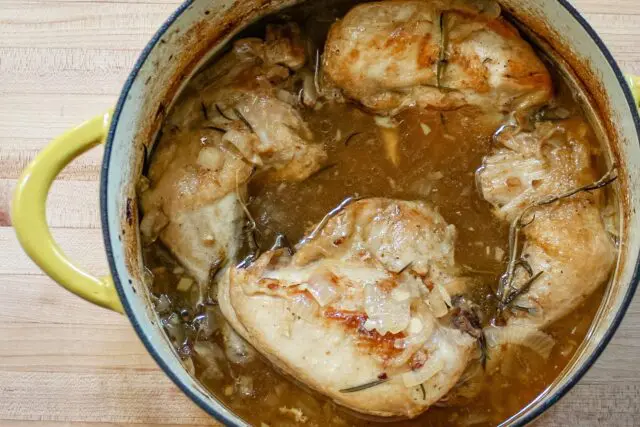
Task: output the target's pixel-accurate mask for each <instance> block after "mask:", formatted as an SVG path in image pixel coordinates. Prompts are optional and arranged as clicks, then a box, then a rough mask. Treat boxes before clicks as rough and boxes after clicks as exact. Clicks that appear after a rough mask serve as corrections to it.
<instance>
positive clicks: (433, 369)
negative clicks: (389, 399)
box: [402, 359, 444, 387]
mask: <svg viewBox="0 0 640 427" xmlns="http://www.w3.org/2000/svg"><path fill="white" fill-rule="evenodd" d="M429 362H430V361H429V360H427V363H425V364H424V366H423V367H422V368H420V369H418V370H417V371H409V372H405V373H404V374H402V381H403V382H404V385H405V387H415V386H417V385H420V384H424V383H425V382H427V381H429V380H430V379H431V378H433V376H434V375H436V374H437V373H438V372H440V371H442V369H443V368H444V361H443V360H442V359H437V360H434V361H432V362H431V363H429Z"/></svg>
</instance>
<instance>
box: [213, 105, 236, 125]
mask: <svg viewBox="0 0 640 427" xmlns="http://www.w3.org/2000/svg"><path fill="white" fill-rule="evenodd" d="M216 110H217V111H218V114H220V115H221V116H222V117H224V118H225V119H227V120H229V121H230V122H232V121H233V119H232V118H231V117H229V116H227V115H226V114H225V113H224V111H222V108H220V106H219V105H218V104H216Z"/></svg>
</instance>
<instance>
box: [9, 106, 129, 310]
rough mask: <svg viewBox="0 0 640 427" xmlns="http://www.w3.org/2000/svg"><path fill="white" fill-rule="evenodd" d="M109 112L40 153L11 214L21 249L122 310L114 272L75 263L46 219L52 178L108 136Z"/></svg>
mask: <svg viewBox="0 0 640 427" xmlns="http://www.w3.org/2000/svg"><path fill="white" fill-rule="evenodd" d="M111 114H112V111H111V110H109V111H108V112H106V113H105V114H102V115H99V116H96V117H94V118H93V119H91V120H88V121H86V122H85V123H83V124H81V125H80V126H78V127H76V128H74V129H71V130H69V131H68V132H66V133H64V134H63V135H61V136H59V137H58V138H56V139H54V140H53V141H52V142H51V143H50V144H49V145H47V147H45V149H44V150H42V151H41V152H40V153H39V154H38V155H37V156H36V158H35V159H34V160H33V162H31V164H30V165H29V166H28V167H27V168H26V169H25V171H24V172H23V173H22V176H21V177H20V179H19V180H18V185H17V187H16V191H15V193H14V197H13V204H12V209H11V218H12V222H13V226H14V228H15V230H16V234H17V236H18V241H19V242H20V244H21V245H22V247H23V249H24V250H25V252H26V253H27V255H29V257H30V258H31V259H32V260H33V261H34V262H35V263H36V264H37V265H38V266H39V267H40V268H41V269H42V270H43V271H44V272H45V273H46V274H47V275H49V277H51V278H52V279H53V280H55V281H56V282H58V283H59V284H60V285H62V286H63V287H65V288H66V289H68V290H69V291H71V292H73V293H74V294H76V295H78V296H79V297H81V298H84V299H86V300H87V301H90V302H92V303H94V304H97V305H99V306H101V307H105V308H108V309H111V310H113V311H117V312H119V313H122V312H123V310H122V304H121V303H120V298H119V297H118V293H117V292H116V288H115V285H114V283H113V280H112V279H111V277H109V276H107V277H101V278H98V277H95V276H92V275H91V274H89V273H86V272H85V271H83V270H81V269H80V268H78V267H76V265H75V264H73V263H72V262H71V261H70V260H69V259H68V258H67V257H66V256H65V254H64V253H63V252H62V250H61V249H60V247H59V246H58V245H57V244H56V242H55V241H54V240H53V237H52V236H51V232H50V231H49V226H48V225H47V219H46V201H47V196H48V194H49V189H50V188H51V184H52V183H53V180H54V179H55V178H56V177H57V176H58V174H59V173H60V171H61V170H62V169H63V168H64V167H65V166H66V165H67V164H69V163H70V162H71V161H72V160H74V159H75V158H76V157H78V156H79V155H81V154H82V153H84V152H85V151H87V150H89V149H90V148H92V147H95V146H96V145H98V144H101V143H102V142H103V141H104V137H105V135H106V134H107V131H108V129H109V123H110V121H111Z"/></svg>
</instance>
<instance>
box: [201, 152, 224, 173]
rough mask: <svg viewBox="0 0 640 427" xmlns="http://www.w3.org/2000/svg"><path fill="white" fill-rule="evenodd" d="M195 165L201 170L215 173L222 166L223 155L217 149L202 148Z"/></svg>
mask: <svg viewBox="0 0 640 427" xmlns="http://www.w3.org/2000/svg"><path fill="white" fill-rule="evenodd" d="M196 163H197V164H198V165H199V166H202V167H203V168H206V169H209V170H212V171H215V170H218V169H220V167H222V165H223V164H224V154H223V153H222V152H221V151H220V150H219V149H218V148H217V147H202V149H201V150H200V152H199V153H198V159H197V160H196Z"/></svg>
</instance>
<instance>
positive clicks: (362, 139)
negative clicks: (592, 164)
mask: <svg viewBox="0 0 640 427" xmlns="http://www.w3.org/2000/svg"><path fill="white" fill-rule="evenodd" d="M339 9H340V10H342V9H344V8H339ZM307 16H310V12H309V11H308V10H307V9H292V10H291V11H287V12H286V17H287V18H288V19H296V20H299V23H300V25H301V27H302V28H303V29H304V30H306V31H308V32H309V31H311V32H312V34H311V36H312V38H313V39H314V40H316V39H317V40H319V41H320V42H319V43H321V40H323V37H324V31H326V28H327V25H328V24H327V23H323V22H315V23H313V22H312V23H310V22H309V21H308V20H307V19H306V17H307ZM271 19H272V18H271ZM261 25H263V23H259V24H256V25H255V26H254V27H255V28H260V26H261ZM316 27H317V28H316ZM250 31H251V30H250ZM258 32H259V31H258ZM555 85H556V92H557V99H556V102H557V105H559V106H562V107H564V108H566V109H567V110H568V111H570V112H571V113H572V118H570V119H569V120H567V121H566V124H567V126H568V127H572V126H575V127H577V126H584V125H585V123H588V121H587V120H586V118H585V117H584V116H583V114H582V112H581V109H580V107H579V105H578V104H577V102H576V101H575V100H574V99H573V98H572V96H571V93H572V91H571V90H570V88H568V87H567V85H566V83H565V82H564V81H563V80H562V79H561V78H559V77H558V76H555ZM179 102H197V101H194V100H192V99H190V98H188V97H187V98H185V97H183V99H181V100H179ZM303 116H304V119H305V120H306V121H307V123H308V124H309V125H310V128H311V129H312V131H313V133H314V135H315V137H316V140H317V141H319V140H321V141H322V142H323V143H324V146H325V149H326V150H327V152H328V154H329V161H328V163H327V164H328V165H329V166H330V167H328V168H325V169H324V170H322V171H320V172H318V173H316V174H315V175H314V176H312V177H311V178H309V179H307V180H305V181H303V182H299V183H293V182H284V183H282V182H280V183H278V182H271V183H263V182H261V181H260V180H259V179H258V180H255V181H253V182H252V183H251V185H250V189H249V194H250V196H251V198H250V203H249V209H250V211H251V213H252V215H253V216H254V218H255V219H256V221H257V223H258V226H259V227H260V229H262V230H263V231H264V233H265V239H266V240H267V241H268V240H269V239H273V237H274V236H273V232H278V233H284V234H285V235H286V236H287V237H288V238H289V240H290V241H292V242H296V241H298V240H299V239H300V238H302V237H303V234H304V232H305V231H306V230H307V229H308V228H309V227H310V226H311V225H312V224H315V223H317V222H318V221H319V220H320V219H321V218H322V217H323V216H324V215H325V214H326V213H327V212H328V211H330V210H331V209H332V208H334V207H335V206H336V205H338V204H339V203H340V202H341V201H342V200H344V199H345V198H346V197H349V196H354V195H357V196H367V197H371V196H383V197H389V198H397V199H404V200H425V201H428V202H429V203H431V204H433V205H434V206H436V207H437V208H438V210H439V211H440V212H441V214H442V215H443V217H444V218H445V220H446V221H447V222H448V223H450V224H453V225H455V226H456V228H457V232H458V235H457V240H456V261H457V263H458V264H459V265H462V266H464V267H465V268H467V269H468V272H469V275H470V276H473V277H476V278H477V279H478V280H479V282H481V283H482V284H484V287H483V286H480V287H479V288H478V289H477V292H476V294H475V295H474V297H475V302H477V303H479V304H480V305H482V306H483V307H485V309H486V310H489V309H490V304H489V303H487V295H488V293H489V289H490V288H491V287H495V284H496V283H497V280H498V277H499V276H500V274H501V273H502V272H503V271H504V269H505V262H506V260H505V257H506V255H505V254H506V253H507V249H508V248H507V237H508V225H507V224H506V223H504V222H500V221H498V220H497V219H496V218H495V217H494V215H493V214H492V212H491V209H490V205H489V204H488V203H487V202H485V201H484V200H483V199H482V198H481V196H480V194H479V193H478V191H477V190H476V186H475V172H476V170H477V169H478V167H479V166H480V165H481V163H482V159H483V156H485V155H487V154H488V152H489V151H490V149H491V144H492V135H493V133H494V132H495V130H496V128H497V125H496V121H495V120H491V119H488V118H487V117H486V116H484V115H482V114H480V113H479V112H478V111H476V110H474V109H473V108H464V109H461V110H458V111H451V112H435V111H419V110H416V109H413V110H407V111H405V112H403V113H401V114H399V115H398V116H397V117H396V119H397V121H399V122H400V125H399V134H400V146H399V158H398V162H397V164H396V165H394V164H393V163H392V162H391V161H390V159H389V158H388V156H387V154H386V152H385V147H384V144H383V141H382V138H381V134H380V130H379V128H378V127H377V126H376V125H375V123H374V119H373V117H372V116H371V115H369V114H367V113H365V112H363V111H361V110H359V109H358V108H357V107H356V106H355V105H352V104H344V105H343V104H325V105H324V106H322V107H321V108H317V109H315V110H314V109H306V110H304V111H303ZM423 128H424V129H428V131H427V132H425V130H424V129H423ZM426 133H428V134H426ZM588 138H589V139H590V142H591V143H592V146H593V147H594V150H595V149H597V147H598V146H599V145H598V141H597V139H596V137H595V136H594V132H593V130H592V129H589V132H588ZM270 233H271V235H270ZM265 246H268V245H267V244H265ZM144 259H145V263H146V265H147V266H148V268H149V269H150V271H151V272H152V273H153V285H152V292H153V293H154V295H155V296H156V297H161V296H162V295H167V296H168V297H169V299H170V300H171V301H172V303H173V304H172V307H173V308H175V307H183V309H181V310H179V309H176V310H174V311H176V312H177V314H175V313H174V314H171V313H170V312H164V313H161V317H162V318H163V319H164V322H165V323H167V322H171V321H172V320H171V319H170V317H171V316H176V315H177V316H179V317H181V318H182V321H183V322H184V323H183V326H181V327H182V328H184V329H185V331H184V334H186V335H187V336H189V337H192V339H194V338H193V336H194V335H197V332H196V331H195V329H194V328H193V327H192V326H190V325H192V323H193V322H192V319H193V318H195V317H196V314H197V313H194V312H193V311H192V308H191V300H190V295H185V294H184V293H181V292H179V291H178V290H177V289H176V286H177V283H178V281H179V278H180V277H181V276H182V275H183V273H182V271H181V269H180V267H179V266H178V265H177V263H176V261H175V260H174V259H173V258H172V257H171V256H170V255H169V254H168V252H167V250H166V249H164V248H163V247H162V245H161V244H160V243H154V244H152V245H150V246H148V247H147V248H145V252H144ZM602 294H603V290H600V291H598V292H596V293H595V294H594V295H592V296H591V297H590V298H589V299H588V301H587V302H586V303H584V304H583V305H582V306H581V307H579V308H578V309H577V310H575V311H574V312H573V313H571V314H570V315H568V316H566V317H565V318H563V319H562V320H561V321H559V322H557V323H556V324H554V325H552V326H551V327H550V328H547V330H546V332H547V333H549V334H550V335H551V336H552V337H553V338H554V339H555V340H556V341H557V344H556V345H555V347H554V348H553V351H552V353H551V356H550V358H549V360H548V361H543V360H542V359H541V358H539V357H538V356H537V355H536V354H535V353H533V352H530V351H528V350H517V351H513V352H511V353H510V354H508V355H507V356H506V357H505V359H504V360H502V361H501V362H500V363H501V367H500V369H499V370H498V373H495V374H494V375H491V376H487V377H484V378H483V380H482V382H480V383H477V384H475V385H474V386H475V387H481V392H480V393H479V394H478V395H477V397H475V398H473V399H456V400H454V401H450V402H448V404H447V406H446V407H438V406H437V407H432V408H431V409H429V410H428V411H427V412H425V413H424V414H422V415H421V416H420V417H418V418H416V419H414V420H411V421H402V422H398V423H397V424H395V425H399V426H425V425H432V426H436V425H438V426H440V425H447V426H455V425H461V426H462V425H478V426H483V425H496V424H498V423H500V422H502V421H504V420H506V419H508V418H509V417H510V416H512V415H514V414H516V413H517V412H519V411H520V410H521V409H522V408H524V407H525V406H526V405H527V404H528V403H529V402H531V401H532V400H534V399H535V398H536V396H538V395H539V394H540V393H542V392H543V391H544V390H545V389H546V388H547V387H548V386H549V385H550V384H551V383H552V382H553V381H554V380H555V379H556V377H557V375H558V374H559V373H560V372H561V371H562V370H563V369H564V368H565V366H566V365H567V363H568V362H569V360H570V359H571V357H572V356H573V354H574V353H575V351H576V349H577V348H578V347H579V345H580V343H581V342H582V341H583V339H584V337H585V335H586V333H587V331H588V329H589V327H590V325H591V322H592V320H593V318H594V316H595V313H596V310H597V309H598V306H599V304H600V301H601V298H602ZM175 319H176V318H175V317H174V318H173V321H175V322H176V323H180V321H179V320H178V321H176V320H175ZM195 339H197V337H196V338H195ZM210 339H211V340H212V341H213V342H215V343H217V344H219V345H222V343H221V335H220V333H219V332H216V333H214V334H213V336H212V338H210ZM178 347H179V348H178V350H179V352H180V354H181V355H183V356H184V357H185V359H188V358H189V355H190V351H189V349H184V348H182V347H181V346H178ZM189 360H192V361H193V364H194V365H193V367H194V370H195V376H196V377H197V378H198V379H200V380H201V381H202V383H203V384H204V385H205V386H206V387H207V388H208V389H209V390H210V391H211V392H212V393H213V394H214V395H215V396H216V397H217V398H218V399H219V400H220V401H222V402H223V403H224V404H225V405H227V406H228V407H229V408H230V409H231V410H233V411H234V412H235V413H237V414H238V415H240V416H241V417H243V418H244V419H245V420H246V421H247V422H249V423H251V424H253V425H258V426H260V425H261V423H265V424H267V425H269V426H279V427H282V426H289V425H299V424H300V423H302V420H303V419H304V420H305V421H304V425H309V426H312V425H315V426H346V425H349V426H365V425H373V424H376V423H375V422H373V421H367V420H363V419H361V418H359V417H357V416H354V415H353V414H350V413H348V412H346V411H345V410H343V409H340V408H338V407H337V406H336V405H334V404H333V403H331V402H330V401H328V400H326V399H324V398H322V397H318V396H316V395H314V394H312V393H310V392H308V391H306V390H305V389H303V388H301V387H300V386H299V385H297V384H296V383H294V382H293V381H291V380H290V379H288V378H287V377H285V376H283V375H281V374H279V373H278V372H276V371H275V370H274V369H273V367H272V366H271V365H270V364H269V363H267V362H264V361H262V360H260V359H258V360H256V361H254V362H252V363H250V364H248V365H246V366H241V365H234V364H231V363H228V362H227V363H226V364H224V366H223V369H222V371H223V377H222V378H219V377H215V378H211V376H209V375H207V364H206V363H202V361H201V360H198V358H196V357H194V358H190V359H189ZM247 377H248V378H251V383H252V384H250V385H251V386H250V387H249V388H247V387H243V384H240V383H242V382H243V381H245V380H244V379H246V378H247ZM244 385H246V384H244ZM287 408H288V409H291V408H294V411H297V410H300V411H301V412H300V414H302V418H300V417H298V420H297V421H296V419H295V418H296V416H295V413H294V412H292V411H289V410H288V409H287Z"/></svg>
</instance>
